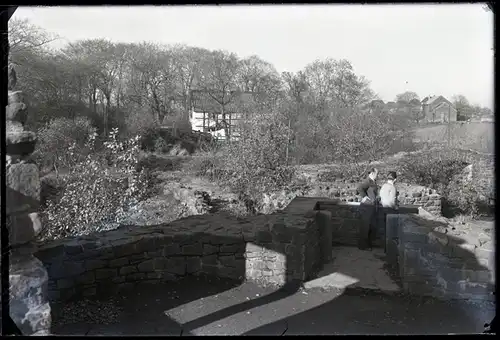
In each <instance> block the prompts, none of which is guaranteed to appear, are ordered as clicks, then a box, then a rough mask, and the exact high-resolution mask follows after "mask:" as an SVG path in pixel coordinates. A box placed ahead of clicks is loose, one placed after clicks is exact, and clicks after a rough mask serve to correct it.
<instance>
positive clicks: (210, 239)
mask: <svg viewBox="0 0 500 340" xmlns="http://www.w3.org/2000/svg"><path fill="white" fill-rule="evenodd" d="M324 216H325V215H324V213H321V212H314V211H310V212H307V213H297V214H285V213H277V214H273V215H260V216H254V217H251V218H236V217H232V216H229V215H227V214H214V215H203V216H191V217H188V218H184V219H180V220H177V221H174V222H172V223H170V224H166V225H160V226H151V227H141V228H137V227H133V226H123V227H120V228H119V229H116V230H113V231H108V232H102V233H98V234H95V235H92V236H85V237H76V238H67V239H63V240H59V241H54V242H50V243H46V244H43V245H40V247H39V249H38V252H37V254H36V255H37V257H38V258H39V259H40V260H41V261H42V262H43V263H44V265H45V266H46V268H47V270H48V274H49V293H50V297H51V299H52V300H67V299H70V298H76V297H81V296H93V295H101V294H110V293H116V292H120V291H126V290H132V289H134V287H135V286H136V285H138V284H144V283H162V282H165V281H170V280H176V279H179V278H181V277H183V276H187V275H209V276H217V277H222V278H229V279H234V280H239V281H243V280H250V281H256V282H258V283H260V284H263V285H276V286H282V285H284V284H285V283H289V282H291V281H303V280H306V279H308V278H309V277H311V276H312V275H313V274H314V272H315V271H317V270H319V269H320V267H321V264H322V262H324V261H327V260H328V259H329V255H327V254H331V244H330V247H329V248H325V247H328V246H327V245H325V244H324V242H323V244H321V235H323V234H331V229H329V223H328V222H329V219H328V216H327V218H326V219H325V217H324Z"/></svg>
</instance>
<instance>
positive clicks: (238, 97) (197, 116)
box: [189, 90, 255, 140]
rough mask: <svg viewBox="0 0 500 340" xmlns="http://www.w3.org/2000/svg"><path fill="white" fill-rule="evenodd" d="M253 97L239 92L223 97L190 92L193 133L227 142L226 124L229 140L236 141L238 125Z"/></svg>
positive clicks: (207, 92)
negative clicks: (202, 133)
mask: <svg viewBox="0 0 500 340" xmlns="http://www.w3.org/2000/svg"><path fill="white" fill-rule="evenodd" d="M254 96H255V94H254V93H251V92H241V91H232V92H228V93H227V94H225V95H224V97H223V96H222V95H221V93H218V92H215V91H214V92H209V91H205V90H193V91H191V93H190V108H191V109H190V112H189V120H190V122H191V127H192V129H193V131H200V132H207V133H210V134H211V135H212V136H213V137H214V138H216V139H217V140H227V136H226V126H225V125H226V124H227V131H228V133H229V136H230V139H231V140H238V139H239V138H240V132H241V130H240V127H239V123H240V122H241V120H242V118H243V112H246V110H245V108H246V107H248V105H250V104H251V103H252V101H253V99H254ZM214 97H215V98H214ZM221 99H223V100H221ZM221 102H222V103H221ZM224 116H225V124H224Z"/></svg>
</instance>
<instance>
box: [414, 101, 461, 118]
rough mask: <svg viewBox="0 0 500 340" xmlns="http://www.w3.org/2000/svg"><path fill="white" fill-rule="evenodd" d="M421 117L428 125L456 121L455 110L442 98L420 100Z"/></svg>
mask: <svg viewBox="0 0 500 340" xmlns="http://www.w3.org/2000/svg"><path fill="white" fill-rule="evenodd" d="M422 111H423V112H422V115H423V117H424V121H425V122H428V123H448V122H456V121H457V109H456V108H455V106H454V105H453V104H452V103H451V102H450V101H449V100H448V99H446V98H445V97H443V96H428V97H425V98H424V99H423V100H422Z"/></svg>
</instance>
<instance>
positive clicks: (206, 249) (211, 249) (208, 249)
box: [203, 243, 219, 255]
mask: <svg viewBox="0 0 500 340" xmlns="http://www.w3.org/2000/svg"><path fill="white" fill-rule="evenodd" d="M218 252H219V246H214V245H211V244H208V243H206V244H204V245H203V255H211V254H216V253H218Z"/></svg>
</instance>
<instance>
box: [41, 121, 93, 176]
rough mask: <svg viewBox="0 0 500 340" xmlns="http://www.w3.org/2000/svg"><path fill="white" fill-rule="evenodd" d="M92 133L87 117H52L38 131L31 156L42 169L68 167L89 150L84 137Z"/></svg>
mask: <svg viewBox="0 0 500 340" xmlns="http://www.w3.org/2000/svg"><path fill="white" fill-rule="evenodd" d="M94 133H95V128H93V127H92V126H91V124H90V122H89V120H88V119H85V118H76V119H67V118H56V119H53V120H51V121H50V123H49V124H47V125H46V126H45V127H44V128H42V129H41V130H40V131H39V132H38V134H37V136H38V141H37V145H36V150H35V153H34V154H33V157H34V158H35V159H36V161H37V162H38V163H39V164H40V165H41V167H42V169H44V168H48V169H49V170H52V169H55V170H56V171H57V170H58V169H59V168H61V167H62V168H70V167H71V166H73V165H74V164H75V163H77V162H79V161H80V160H81V159H80V157H85V155H86V153H88V152H89V150H88V149H87V150H86V139H87V136H89V135H91V134H94ZM68 151H69V152H68Z"/></svg>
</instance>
